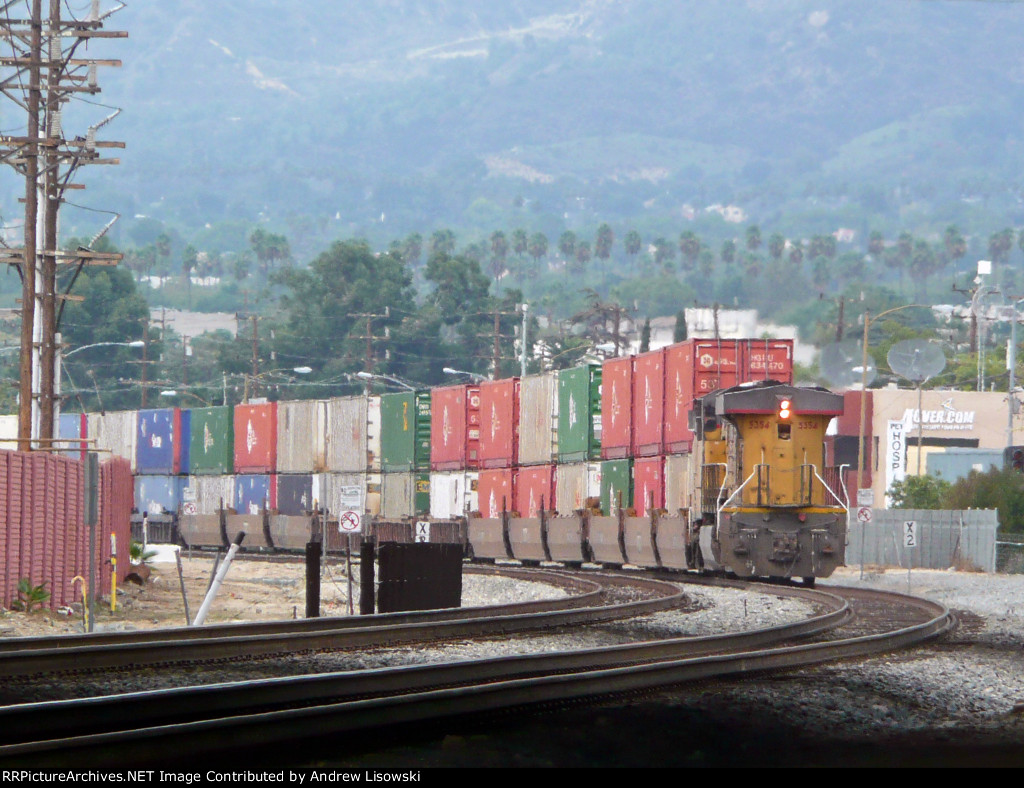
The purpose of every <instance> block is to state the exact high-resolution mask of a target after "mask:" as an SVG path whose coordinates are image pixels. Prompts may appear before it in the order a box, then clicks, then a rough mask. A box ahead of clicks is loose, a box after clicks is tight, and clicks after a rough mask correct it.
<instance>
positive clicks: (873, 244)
mask: <svg viewBox="0 0 1024 788" xmlns="http://www.w3.org/2000/svg"><path fill="white" fill-rule="evenodd" d="M883 249H885V236H884V235H882V234H881V233H880V232H879V231H878V230H872V231H871V235H869V236H868V253H869V254H871V255H872V256H873V257H878V255H880V254H881V253H882V250H883Z"/></svg>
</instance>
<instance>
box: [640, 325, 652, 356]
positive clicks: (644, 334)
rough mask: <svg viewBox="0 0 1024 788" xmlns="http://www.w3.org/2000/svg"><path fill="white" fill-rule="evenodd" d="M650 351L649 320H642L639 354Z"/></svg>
mask: <svg viewBox="0 0 1024 788" xmlns="http://www.w3.org/2000/svg"><path fill="white" fill-rule="evenodd" d="M650 349H651V319H650V318H649V317H647V318H644V325H643V328H641V329H640V352H641V353H646V352H647V351H648V350H650Z"/></svg>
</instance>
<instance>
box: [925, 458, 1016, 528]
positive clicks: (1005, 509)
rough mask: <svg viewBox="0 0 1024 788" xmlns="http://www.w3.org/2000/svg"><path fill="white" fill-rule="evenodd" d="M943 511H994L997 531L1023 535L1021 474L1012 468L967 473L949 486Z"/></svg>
mask: <svg viewBox="0 0 1024 788" xmlns="http://www.w3.org/2000/svg"><path fill="white" fill-rule="evenodd" d="M944 508H947V509H998V510H999V527H1000V529H1001V530H1003V531H1009V532H1013V533H1021V532H1024V474H1021V473H1019V472H1018V471H1015V470H1013V469H1012V468H1007V469H1002V470H996V469H994V468H993V469H989V470H988V471H987V472H986V473H979V472H978V471H971V472H970V473H969V474H968V475H967V477H966V478H964V479H959V480H957V481H956V482H955V483H954V484H953V486H952V488H951V489H950V490H949V493H948V494H947V495H946V497H945V499H944Z"/></svg>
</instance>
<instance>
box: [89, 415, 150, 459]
mask: <svg viewBox="0 0 1024 788" xmlns="http://www.w3.org/2000/svg"><path fill="white" fill-rule="evenodd" d="M137 420H138V412H137V411H134V410H121V411H114V412H110V413H102V414H101V413H90V414H89V415H88V431H89V437H90V438H93V439H95V442H92V443H90V448H94V449H97V450H99V451H101V452H104V451H109V452H110V454H105V453H104V454H101V455H100V457H101V459H106V458H107V457H109V456H111V455H113V456H114V457H123V458H124V459H126V460H128V461H129V462H130V463H131V464H132V473H134V472H135V469H136V463H135V439H136V436H135V431H136V422H137Z"/></svg>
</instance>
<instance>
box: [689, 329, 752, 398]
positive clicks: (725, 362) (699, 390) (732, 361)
mask: <svg viewBox="0 0 1024 788" xmlns="http://www.w3.org/2000/svg"><path fill="white" fill-rule="evenodd" d="M737 344H738V343H737V341H736V340H735V339H697V340H693V372H694V376H693V380H694V396H695V397H703V396H704V395H705V394H709V393H711V392H712V391H717V390H718V389H727V388H731V387H732V386H735V385H736V384H737V383H739V382H740V379H739V364H740V358H739V356H740V352H739V350H740V349H739V347H737Z"/></svg>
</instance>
